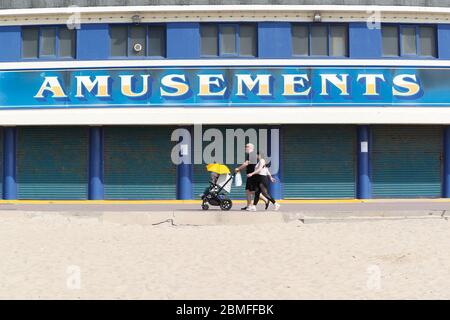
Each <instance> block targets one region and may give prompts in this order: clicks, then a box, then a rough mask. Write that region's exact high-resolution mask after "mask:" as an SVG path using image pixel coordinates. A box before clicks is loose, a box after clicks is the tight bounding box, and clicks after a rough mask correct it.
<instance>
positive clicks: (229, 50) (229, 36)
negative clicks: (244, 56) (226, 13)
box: [220, 26, 237, 55]
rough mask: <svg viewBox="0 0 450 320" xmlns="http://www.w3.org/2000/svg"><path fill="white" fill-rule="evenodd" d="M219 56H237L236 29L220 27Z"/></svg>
mask: <svg viewBox="0 0 450 320" xmlns="http://www.w3.org/2000/svg"><path fill="white" fill-rule="evenodd" d="M220 54H221V55H222V54H237V48H236V27H235V26H221V27H220Z"/></svg>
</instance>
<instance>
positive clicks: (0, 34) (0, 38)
mask: <svg viewBox="0 0 450 320" xmlns="http://www.w3.org/2000/svg"><path fill="white" fill-rule="evenodd" d="M20 30H21V28H20V26H6V27H0V43H1V44H2V46H3V47H2V50H0V61H18V60H20V56H21V53H20V48H21V33H20Z"/></svg>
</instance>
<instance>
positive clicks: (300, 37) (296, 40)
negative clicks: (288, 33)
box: [292, 25, 309, 56]
mask: <svg viewBox="0 0 450 320" xmlns="http://www.w3.org/2000/svg"><path fill="white" fill-rule="evenodd" d="M308 37H309V30H308V27H307V26H302V25H293V26H292V52H293V53H294V55H296V56H307V55H309V43H308V42H309V40H308Z"/></svg>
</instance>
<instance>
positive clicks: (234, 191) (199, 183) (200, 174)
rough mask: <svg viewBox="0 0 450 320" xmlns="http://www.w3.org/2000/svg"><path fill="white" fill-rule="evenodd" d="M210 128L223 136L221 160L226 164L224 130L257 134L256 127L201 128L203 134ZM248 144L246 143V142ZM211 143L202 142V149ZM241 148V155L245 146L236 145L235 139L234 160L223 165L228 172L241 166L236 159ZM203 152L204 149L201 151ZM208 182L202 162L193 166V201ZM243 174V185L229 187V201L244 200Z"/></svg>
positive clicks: (208, 177)
mask: <svg viewBox="0 0 450 320" xmlns="http://www.w3.org/2000/svg"><path fill="white" fill-rule="evenodd" d="M210 128H214V129H219V130H220V131H221V132H222V135H223V142H224V148H223V158H224V161H223V162H226V156H227V153H226V129H233V130H236V129H242V130H244V131H246V130H248V129H251V128H253V129H255V130H256V132H257V133H258V129H259V128H257V127H250V126H203V132H205V131H206V130H208V129H210ZM247 142H248V141H247ZM210 143H211V141H205V142H203V148H204V147H205V146H207V145H209V144H210ZM239 147H242V149H241V151H240V152H242V153H244V152H245V144H243V145H242V144H240V145H238V143H237V140H236V139H235V141H234V149H233V150H234V160H233V161H232V162H230V163H225V164H226V165H227V166H228V168H230V171H231V172H233V170H234V168H236V167H238V166H239V165H241V164H242V163H238V161H237V160H238V158H237V154H238V148H239ZM202 150H204V149H202ZM209 180H210V173H209V172H207V171H206V163H205V162H203V163H202V164H195V165H194V176H193V181H194V199H199V198H200V197H199V195H200V194H201V193H202V192H203V191H204V189H205V188H206V187H207V186H208V185H209V184H208V181H209ZM245 180H246V177H245V172H242V181H243V184H242V186H240V187H236V186H235V185H234V183H233V185H232V187H231V193H230V197H231V199H245V198H246V196H245Z"/></svg>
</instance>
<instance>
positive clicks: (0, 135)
mask: <svg viewBox="0 0 450 320" xmlns="http://www.w3.org/2000/svg"><path fill="white" fill-rule="evenodd" d="M0 199H3V130H2V128H0Z"/></svg>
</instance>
